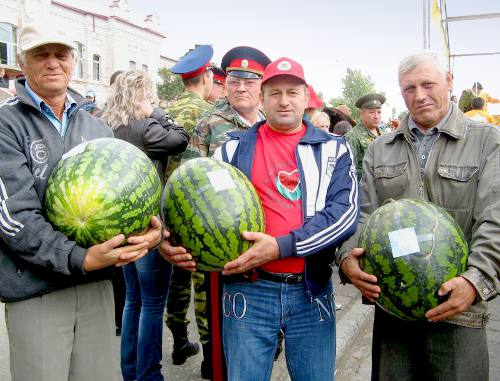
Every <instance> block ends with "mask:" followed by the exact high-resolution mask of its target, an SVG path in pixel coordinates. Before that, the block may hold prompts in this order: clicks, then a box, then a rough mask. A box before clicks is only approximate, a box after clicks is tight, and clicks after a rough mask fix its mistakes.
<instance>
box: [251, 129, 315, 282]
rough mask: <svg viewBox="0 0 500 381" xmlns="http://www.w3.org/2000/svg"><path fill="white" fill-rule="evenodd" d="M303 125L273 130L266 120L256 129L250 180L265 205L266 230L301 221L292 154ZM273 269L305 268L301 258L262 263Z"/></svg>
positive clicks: (275, 231)
mask: <svg viewBox="0 0 500 381" xmlns="http://www.w3.org/2000/svg"><path fill="white" fill-rule="evenodd" d="M305 133H306V127H305V126H302V128H301V129H300V130H299V131H297V132H293V133H291V134H284V133H280V132H277V131H274V130H272V129H271V128H270V127H269V126H268V125H267V123H264V124H263V125H261V126H260V128H259V130H258V137H257V144H256V147H255V156H254V161H253V166H252V183H253V185H254V186H255V189H256V190H257V193H258V194H259V196H260V200H261V201H262V206H263V207H264V215H265V217H266V233H267V234H269V235H271V236H273V237H278V236H280V235H284V234H288V233H289V232H290V231H291V230H294V229H296V228H298V227H300V226H301V225H302V198H301V195H302V192H301V187H300V176H299V171H298V168H297V160H296V158H295V150H296V147H297V144H298V142H299V140H300V139H301V138H302V137H303V136H304V134H305ZM261 268H262V270H264V271H269V272H275V273H301V272H304V258H298V257H288V258H285V259H277V260H275V261H272V262H268V263H266V264H264V265H262V266H261Z"/></svg>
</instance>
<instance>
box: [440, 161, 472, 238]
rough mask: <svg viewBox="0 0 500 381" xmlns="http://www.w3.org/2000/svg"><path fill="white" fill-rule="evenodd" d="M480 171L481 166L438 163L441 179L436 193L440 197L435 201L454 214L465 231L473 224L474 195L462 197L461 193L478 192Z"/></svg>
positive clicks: (470, 193)
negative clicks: (478, 174)
mask: <svg viewBox="0 0 500 381" xmlns="http://www.w3.org/2000/svg"><path fill="white" fill-rule="evenodd" d="M478 171H479V167H478V166H475V165H456V164H454V165H450V164H443V163H439V164H438V169H437V172H438V177H439V179H438V181H436V183H435V184H434V187H436V192H435V195H438V196H437V197H438V199H437V200H435V201H437V203H438V204H439V205H441V206H442V207H443V208H444V209H445V210H446V211H447V212H448V213H450V214H451V215H452V216H453V218H454V219H455V221H456V222H457V223H458V224H459V225H460V226H461V227H462V229H463V231H464V232H467V231H469V229H470V227H471V226H472V213H471V211H472V207H473V205H474V197H460V196H459V195H474V194H475V193H476V191H477V173H478ZM445 195H448V196H447V197H446V196H445ZM450 195H456V197H450ZM468 238H470V237H468Z"/></svg>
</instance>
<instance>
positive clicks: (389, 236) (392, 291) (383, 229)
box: [359, 199, 469, 320]
mask: <svg viewBox="0 0 500 381" xmlns="http://www.w3.org/2000/svg"><path fill="white" fill-rule="evenodd" d="M359 244H360V247H362V248H364V249H365V250H366V254H365V255H364V256H363V257H362V259H361V266H362V268H363V269H364V271H366V272H368V273H370V274H374V275H375V276H377V278H378V283H379V286H380V288H381V289H382V292H381V293H380V297H379V298H378V299H377V304H378V305H379V306H380V307H381V308H383V309H384V310H385V311H387V312H389V313H391V314H393V315H395V316H397V317H399V318H402V319H405V320H420V319H425V316H424V314H425V312H426V311H427V310H429V309H431V308H434V307H436V306H437V305H438V304H439V302H440V300H439V298H438V295H437V291H438V289H439V287H441V285H442V284H443V283H444V282H446V281H448V280H450V279H451V278H454V277H456V276H458V275H460V274H461V273H462V272H464V271H465V269H466V263H467V256H468V253H469V249H468V246H467V241H466V240H465V238H464V235H463V233H462V230H461V229H460V227H459V226H458V225H457V224H456V222H455V220H454V219H453V218H452V217H451V216H450V215H449V214H448V213H447V212H446V211H444V210H443V209H442V208H440V207H438V206H436V205H435V204H433V203H431V202H427V201H423V200H416V199H402V200H398V201H394V202H389V203H387V204H385V205H383V206H381V207H380V208H378V209H377V210H376V211H375V212H374V213H373V214H372V215H371V216H370V218H369V219H368V221H367V222H366V224H365V226H364V229H363V231H362V233H361V237H360V242H359Z"/></svg>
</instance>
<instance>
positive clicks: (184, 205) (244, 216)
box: [162, 158, 264, 271]
mask: <svg viewBox="0 0 500 381" xmlns="http://www.w3.org/2000/svg"><path fill="white" fill-rule="evenodd" d="M162 217H163V221H164V222H165V225H166V226H168V228H169V229H170V231H171V233H172V236H173V238H174V241H175V243H176V244H179V245H182V246H184V247H185V248H187V249H188V250H189V251H190V252H191V253H192V254H193V256H194V257H195V259H196V266H197V268H198V269H200V270H203V271H219V270H221V269H222V268H223V267H224V265H225V264H226V263H227V262H229V261H231V260H233V259H235V258H236V257H238V255H240V254H241V253H243V252H244V251H246V250H248V249H249V248H250V246H251V242H249V241H246V240H244V239H243V238H242V237H241V232H243V231H258V232H263V231H264V214H263V210H262V205H261V203H260V199H259V197H258V195H257V193H256V191H255V189H254V187H253V185H252V184H251V183H250V181H249V180H248V178H247V177H246V176H245V175H244V174H243V173H242V172H240V171H239V170H238V169H236V168H235V167H233V166H232V165H230V164H227V163H224V162H222V161H218V160H214V159H209V158H197V159H192V160H189V161H187V162H186V163H184V164H182V165H181V166H179V167H178V168H177V169H176V170H175V171H174V172H172V174H171V175H170V177H169V178H168V181H167V184H166V185H165V191H164V193H163V200H162Z"/></svg>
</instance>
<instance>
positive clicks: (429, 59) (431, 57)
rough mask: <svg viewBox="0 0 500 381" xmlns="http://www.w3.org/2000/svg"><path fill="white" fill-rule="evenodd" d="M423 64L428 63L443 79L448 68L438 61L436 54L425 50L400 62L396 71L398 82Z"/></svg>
mask: <svg viewBox="0 0 500 381" xmlns="http://www.w3.org/2000/svg"><path fill="white" fill-rule="evenodd" d="M423 63H430V64H431V65H432V66H434V67H435V68H436V69H438V70H439V72H440V73H441V74H442V75H443V77H444V76H445V75H446V73H447V72H448V68H447V67H446V66H445V65H444V64H443V63H442V62H441V61H440V60H439V59H438V57H437V56H436V54H435V53H433V52H430V51H428V50H426V51H423V52H420V53H416V54H412V55H410V56H408V57H405V58H403V59H402V60H401V62H400V63H399V69H398V81H399V82H401V77H402V76H403V75H404V74H406V73H409V72H411V71H413V70H414V69H415V68H416V67H417V66H419V65H421V64H423Z"/></svg>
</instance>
